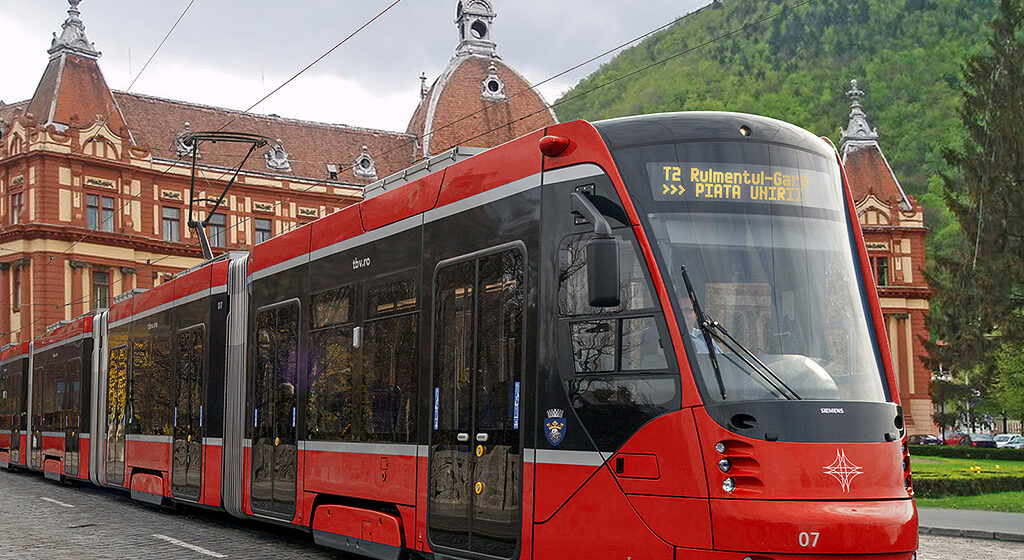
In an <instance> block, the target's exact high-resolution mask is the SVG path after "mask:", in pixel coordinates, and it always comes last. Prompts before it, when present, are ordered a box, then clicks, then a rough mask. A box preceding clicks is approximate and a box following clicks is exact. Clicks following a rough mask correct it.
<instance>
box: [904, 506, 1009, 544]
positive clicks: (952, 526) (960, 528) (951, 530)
mask: <svg viewBox="0 0 1024 560" xmlns="http://www.w3.org/2000/svg"><path fill="white" fill-rule="evenodd" d="M917 513H918V521H919V526H920V532H921V534H923V535H940V536H947V537H970V538H974V539H994V540H999V541H1016V542H1024V513H998V512H994V511H975V510H962V509H940V508H918V510H917Z"/></svg>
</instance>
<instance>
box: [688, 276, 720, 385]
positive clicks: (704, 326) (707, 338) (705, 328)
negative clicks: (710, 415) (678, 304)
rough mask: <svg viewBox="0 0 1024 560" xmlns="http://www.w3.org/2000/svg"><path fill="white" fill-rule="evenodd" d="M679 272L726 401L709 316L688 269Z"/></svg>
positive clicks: (716, 379)
mask: <svg viewBox="0 0 1024 560" xmlns="http://www.w3.org/2000/svg"><path fill="white" fill-rule="evenodd" d="M679 270H681V271H682V272H683V282H685V283H686V295H688V296H690V303H691V304H692V305H693V313H694V314H695V315H696V316H697V322H698V323H699V324H700V332H701V333H703V334H704V344H706V345H707V347H708V357H709V358H711V365H712V367H714V368H715V381H717V382H718V390H719V391H721V393H722V400H723V401H724V400H726V399H727V398H728V397H727V396H726V394H725V383H723V382H722V370H720V369H718V357H717V356H716V355H715V341H713V340H711V327H710V326H709V325H708V318H707V315H704V310H703V309H701V307H700V302H698V301H697V294H696V292H694V291H693V284H691V283H690V275H689V274H687V273H686V267H685V266H680V267H679ZM684 324H685V320H684Z"/></svg>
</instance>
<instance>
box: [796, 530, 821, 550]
mask: <svg viewBox="0 0 1024 560" xmlns="http://www.w3.org/2000/svg"><path fill="white" fill-rule="evenodd" d="M819 534H820V533H800V535H799V536H798V537H797V542H799V543H800V546H802V547H804V548H807V547H811V548H814V547H816V546H818V535H819Z"/></svg>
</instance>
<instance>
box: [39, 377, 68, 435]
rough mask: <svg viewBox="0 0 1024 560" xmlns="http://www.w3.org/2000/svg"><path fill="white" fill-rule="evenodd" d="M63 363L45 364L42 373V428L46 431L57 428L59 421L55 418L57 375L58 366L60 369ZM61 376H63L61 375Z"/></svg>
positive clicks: (56, 408)
mask: <svg viewBox="0 0 1024 560" xmlns="http://www.w3.org/2000/svg"><path fill="white" fill-rule="evenodd" d="M63 365H64V364H60V365H57V364H50V365H47V366H46V370H45V371H44V373H43V375H44V376H45V378H44V379H43V429H44V430H47V431H53V430H56V429H58V428H59V427H60V426H59V422H58V420H57V410H58V407H57V377H58V375H59V373H63V372H59V373H58V371H57V370H58V368H59V367H60V368H61V369H63V368H62V366H63ZM61 377H63V376H61Z"/></svg>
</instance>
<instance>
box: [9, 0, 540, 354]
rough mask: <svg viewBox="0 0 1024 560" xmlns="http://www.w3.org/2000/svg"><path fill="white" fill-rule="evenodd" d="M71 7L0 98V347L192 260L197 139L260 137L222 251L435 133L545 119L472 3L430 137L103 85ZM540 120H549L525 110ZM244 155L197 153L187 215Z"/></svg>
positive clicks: (412, 155) (397, 162)
mask: <svg viewBox="0 0 1024 560" xmlns="http://www.w3.org/2000/svg"><path fill="white" fill-rule="evenodd" d="M69 3H70V9H69V10H68V17H67V19H66V20H65V21H64V23H63V26H62V28H61V31H60V33H59V35H55V37H54V39H53V42H52V44H51V47H50V49H49V50H48V53H49V55H50V59H49V62H48V64H47V66H46V68H45V70H44V71H43V75H42V78H41V79H40V82H39V85H38V87H37V88H36V91H35V93H34V95H33V96H32V98H31V99H28V100H24V101H20V102H16V103H12V104H8V105H4V104H3V103H0V344H2V343H8V342H14V341H22V340H28V339H30V338H34V337H36V336H38V335H39V334H40V333H41V332H43V331H44V329H45V328H46V326H47V325H49V324H51V323H54V322H56V321H60V320H68V319H71V318H72V317H76V316H78V315H80V314H81V313H84V312H86V311H89V310H91V309H94V308H96V307H106V306H108V305H110V303H111V302H112V301H113V298H114V297H115V296H117V295H118V294H121V293H123V292H127V291H129V290H132V289H146V288H150V287H153V286H155V285H157V284H159V283H161V282H163V281H165V280H166V279H168V278H171V277H172V276H173V275H174V274H176V273H178V272H180V271H182V270H185V269H188V268H190V267H192V266H195V265H197V264H199V263H201V262H202V253H201V251H200V248H199V245H198V242H197V239H196V238H195V236H194V234H193V232H192V231H191V230H190V229H189V227H188V212H189V202H190V182H191V163H192V146H191V145H190V144H189V143H188V142H186V140H187V139H188V133H190V132H192V131H210V130H219V129H220V130H228V131H233V132H243V133H250V134H256V135H260V136H263V137H266V138H268V139H270V142H269V143H268V144H267V145H266V146H263V147H261V148H259V149H257V150H256V151H254V152H253V153H252V154H251V156H250V157H249V158H248V159H247V160H246V161H245V163H244V165H242V166H241V168H240V173H239V175H238V178H237V179H236V180H235V181H234V183H233V185H232V186H231V189H230V191H229V192H228V195H227V196H226V197H225V199H224V201H223V204H222V205H221V206H220V207H219V208H218V209H217V211H216V212H215V213H213V215H212V216H211V217H210V223H209V226H208V228H207V232H208V235H209V238H210V241H211V244H212V245H213V248H214V253H215V254H218V253H223V252H226V251H230V250H243V249H247V248H249V247H251V246H252V245H253V244H254V243H258V242H261V241H264V240H266V239H269V238H270V237H272V236H274V235H276V234H279V233H282V232H284V231H287V230H289V229H291V228H294V227H296V226H298V225H300V224H302V223H304V222H307V221H310V220H314V219H316V218H319V217H321V216H324V215H326V214H328V213H330V212H333V211H336V210H338V209H340V208H343V207H345V206H348V205H349V204H351V203H352V202H354V201H357V200H359V199H360V198H361V197H362V194H363V189H364V187H366V186H367V185H369V184H371V183H373V182H374V181H376V180H378V179H380V178H384V177H386V176H388V175H390V174H393V173H396V172H398V171H401V170H402V169H404V168H406V167H408V166H410V165H412V164H413V163H415V162H416V161H418V159H421V158H422V157H423V154H434V153H438V149H434V148H431V149H429V150H427V149H425V146H427V145H428V143H429V142H430V138H432V137H435V136H436V137H437V138H438V140H436V141H435V142H434V144H433V146H434V147H437V146H438V144H444V145H446V146H448V145H449V144H450V146H454V145H463V144H465V145H469V146H475V147H484V148H486V147H491V146H495V145H498V144H500V143H502V142H506V141H508V140H511V139H512V138H514V137H515V136H517V135H519V134H522V133H524V132H527V131H528V130H533V129H536V128H539V127H541V126H544V125H546V124H550V123H551V122H554V117H553V114H551V113H550V111H547V106H546V105H543V101H542V100H540V98H539V96H535V97H530V96H529V95H522V96H519V97H521V98H522V99H523V100H525V99H528V98H529V99H533V103H534V104H533V105H530V104H528V103H523V102H521V101H520V100H516V101H514V102H512V103H505V101H507V100H508V98H509V97H511V96H512V94H513V93H516V92H521V91H524V90H528V89H529V85H528V84H527V83H526V82H525V80H523V79H522V78H521V77H520V76H519V75H518V74H517V73H515V71H514V70H512V69H511V68H509V67H508V66H506V65H505V64H504V63H502V62H500V60H498V59H497V58H496V51H495V43H494V42H493V38H492V36H491V25H492V24H493V21H494V18H495V17H496V14H495V13H494V10H493V8H492V6H491V4H490V2H486V1H483V0H472V1H469V2H465V3H463V2H459V8H458V14H459V17H458V19H457V22H456V23H457V24H458V26H459V37H460V42H459V45H458V47H457V49H458V50H457V51H456V55H455V58H453V62H452V64H453V65H455V64H456V60H458V61H460V62H459V64H458V65H456V66H457V67H461V66H462V65H463V63H465V62H468V61H472V62H474V63H477V64H476V65H475V66H473V68H476V70H475V72H476V73H466V72H459V71H453V72H448V71H446V74H445V78H444V79H439V80H438V82H437V83H435V85H434V87H433V88H431V89H430V91H429V92H427V93H429V95H426V94H424V95H425V96H424V100H428V99H430V100H435V99H436V101H437V104H436V106H431V107H433V109H431V110H428V111H426V112H427V113H430V116H431V119H432V120H431V121H430V123H431V124H430V126H431V127H432V128H429V129H426V128H425V129H418V130H415V131H414V130H412V129H410V131H409V132H393V131H385V130H373V129H366V128H357V127H350V126H344V125H335V124H326V123H318V122H310V121H301V120H294V119H287V118H281V117H278V116H276V115H251V114H248V113H243V112H239V111H232V110H229V109H223V108H218V107H210V106H205V105H198V104H195V103H189V102H185V101H175V100H170V99H162V98H158V97H152V96H148V95H142V94H136V93H126V92H120V91H116V90H111V89H110V88H109V87H108V85H107V83H106V80H105V79H104V77H103V73H102V71H101V70H100V65H99V59H100V52H99V51H98V50H97V49H96V47H95V45H94V44H93V43H92V42H90V41H89V40H88V38H87V37H86V33H85V24H84V23H83V20H82V17H81V16H82V14H81V12H80V10H79V4H80V3H81V0H69ZM463 4H466V5H465V6H464V5H463ZM481 26H483V27H481ZM481 48H482V49H484V50H486V52H487V53H488V54H487V57H484V56H483V55H482V54H480V53H481V51H480V49H481ZM488 57H489V58H488ZM485 58H486V59H487V60H491V61H492V62H491V63H489V64H484V69H483V70H482V72H483V74H481V75H480V76H477V74H479V73H480V72H481V71H480V70H479V68H477V67H479V66H480V63H479V62H480V61H479V60H477V59H485ZM466 67H467V68H469V67H470V66H466ZM449 69H450V70H451V69H452V65H450V66H449ZM491 70H493V72H492V71H491ZM492 74H493V76H492ZM488 79H490V81H488ZM474 81H475V83H474V84H473V85H474V87H473V88H470V87H468V85H467V84H468V83H470V82H474ZM495 84H497V87H496V89H495V88H494V86H495ZM474 88H475V89H474ZM424 89H425V88H424ZM0 93H2V92H0ZM531 93H532V92H531ZM426 103H427V101H424V104H426ZM537 103H540V104H542V105H537ZM424 104H421V107H420V108H419V109H417V110H416V111H417V114H419V113H420V112H421V109H422V108H423V107H424ZM450 106H455V107H472V106H479V107H481V108H486V109H487V112H484V113H482V115H484V116H485V118H484V120H483V121H481V120H480V119H476V118H472V117H471V118H468V119H464V120H462V121H459V122H454V121H457V120H458V119H459V118H460V117H462V116H464V115H465V113H462V114H458V113H457V112H455V113H453V112H452V109H450V108H449V107H450ZM502 106H504V107H502ZM545 111H547V113H546V114H547V115H548V117H547V119H535V118H533V116H526V115H527V114H528V113H537V114H543V113H545ZM424 114H426V113H424ZM524 116H526V118H522V117H524ZM521 118H522V120H520V119H521ZM444 119H450V120H444ZM502 119H505V120H502ZM413 120H414V122H415V121H416V118H415V117H414V119H413ZM424 122H425V121H424ZM450 123H452V124H450ZM481 123H482V124H481ZM508 123H514V124H508ZM527 123H528V124H527ZM449 124H450V126H446V125H449ZM481 126H485V127H487V129H481ZM524 127H527V128H528V129H527V128H524ZM442 128H443V129H444V130H443V133H442V132H438V131H439V129H442ZM492 128H493V129H495V130H494V131H493V132H492V133H490V134H485V135H481V132H484V131H486V130H489V129H492ZM442 134H443V135H442ZM450 146H449V147H450ZM239 151H240V148H239V145H238V144H225V143H218V144H211V143H201V144H199V145H198V148H197V152H196V161H197V169H198V171H197V178H196V196H195V200H196V201H197V202H196V204H195V206H196V208H197V210H198V211H199V213H200V215H198V216H196V217H197V218H198V219H203V218H205V217H206V214H207V213H209V211H210V210H211V209H212V208H213V204H212V203H211V202H210V201H208V200H205V199H215V198H217V197H218V196H219V195H220V193H221V192H222V191H223V190H224V188H225V187H226V186H227V185H228V182H229V181H230V180H231V177H232V175H233V169H234V168H235V167H237V166H239V165H240V164H241V162H242V156H243V155H244V152H245V148H241V152H242V153H239ZM201 199H203V200H201Z"/></svg>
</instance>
